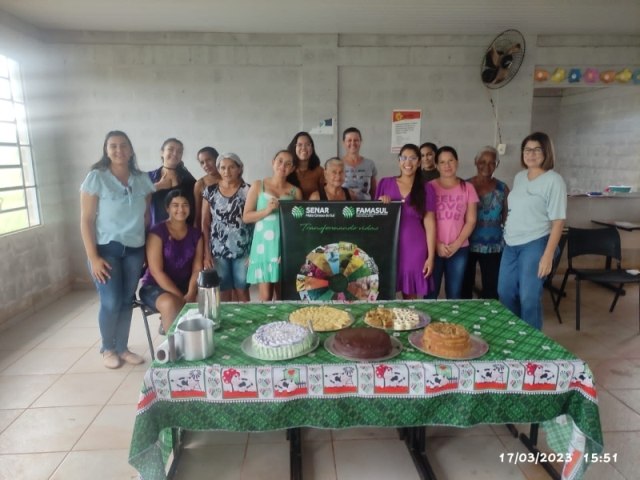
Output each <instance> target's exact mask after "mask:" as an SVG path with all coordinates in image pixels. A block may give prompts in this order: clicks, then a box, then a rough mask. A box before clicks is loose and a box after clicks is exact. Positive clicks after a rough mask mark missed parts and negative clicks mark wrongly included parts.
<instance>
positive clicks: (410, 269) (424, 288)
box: [376, 143, 436, 298]
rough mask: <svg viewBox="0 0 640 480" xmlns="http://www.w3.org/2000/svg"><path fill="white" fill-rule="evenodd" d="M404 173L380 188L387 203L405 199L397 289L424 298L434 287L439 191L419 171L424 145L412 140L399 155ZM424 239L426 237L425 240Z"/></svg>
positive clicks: (380, 195)
mask: <svg viewBox="0 0 640 480" xmlns="http://www.w3.org/2000/svg"><path fill="white" fill-rule="evenodd" d="M398 164H399V167H400V175H398V176H397V177H385V178H383V179H382V180H381V181H380V183H378V188H377V190H376V198H377V199H378V200H381V201H382V202H384V203H389V202H390V201H392V200H399V201H402V202H403V203H402V210H401V213H400V231H399V235H398V237H399V238H398V267H397V271H396V290H397V291H400V292H402V297H403V298H422V297H423V296H424V295H426V294H427V293H429V291H430V290H431V281H430V280H431V279H430V278H429V277H430V276H431V273H432V272H433V262H434V258H435V257H434V253H435V247H436V217H435V195H434V192H433V187H431V186H430V185H429V184H425V183H424V182H423V181H422V177H421V176H420V173H419V172H418V169H419V168H420V149H419V148H418V147H417V146H416V145H413V144H411V143H408V144H406V145H404V146H403V147H402V149H401V150H400V155H399V156H398ZM421 239H423V240H422V241H421Z"/></svg>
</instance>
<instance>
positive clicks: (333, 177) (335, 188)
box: [309, 157, 356, 202]
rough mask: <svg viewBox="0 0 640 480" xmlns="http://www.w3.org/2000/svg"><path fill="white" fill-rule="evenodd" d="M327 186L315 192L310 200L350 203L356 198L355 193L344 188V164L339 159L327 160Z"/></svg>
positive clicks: (325, 169)
mask: <svg viewBox="0 0 640 480" xmlns="http://www.w3.org/2000/svg"><path fill="white" fill-rule="evenodd" d="M324 179H325V182H326V185H324V186H322V187H320V188H319V189H318V190H317V191H316V192H313V193H312V194H311V196H310V197H309V200H322V201H325V202H326V201H328V200H335V201H350V200H354V199H355V198H356V194H355V192H352V191H351V190H349V189H348V188H345V187H343V186H342V184H343V183H344V163H342V160H340V159H339V158H338V157H333V158H330V159H329V160H327V161H326V162H325V164H324Z"/></svg>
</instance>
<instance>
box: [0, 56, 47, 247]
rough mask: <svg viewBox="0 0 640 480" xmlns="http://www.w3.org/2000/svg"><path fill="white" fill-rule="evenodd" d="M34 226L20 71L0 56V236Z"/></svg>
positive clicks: (36, 215) (32, 180)
mask: <svg viewBox="0 0 640 480" xmlns="http://www.w3.org/2000/svg"><path fill="white" fill-rule="evenodd" d="M35 225H40V207H39V203H38V188H37V183H36V174H35V171H34V168H33V156H32V152H31V140H30V135H29V125H28V122H27V109H26V106H25V96H24V90H23V88H22V79H21V77H20V68H19V65H18V63H17V62H16V61H14V60H12V59H10V58H8V57H6V56H3V55H1V54H0V235H4V234H7V233H11V232H16V231H18V230H23V229H25V228H29V227H33V226H35Z"/></svg>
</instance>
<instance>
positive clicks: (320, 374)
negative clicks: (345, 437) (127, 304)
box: [129, 300, 603, 480]
mask: <svg viewBox="0 0 640 480" xmlns="http://www.w3.org/2000/svg"><path fill="white" fill-rule="evenodd" d="M380 303H384V304H385V305H386V306H401V307H408V308H415V309H416V310H417V311H420V312H424V313H426V314H428V315H430V317H431V318H432V321H448V322H456V323H461V324H463V325H464V326H465V327H466V328H467V329H468V330H469V331H470V332H471V333H472V334H475V335H478V336H480V337H481V338H483V339H484V340H486V341H487V342H488V344H489V351H488V352H487V353H486V354H485V355H484V356H482V357H481V358H478V359H475V360H469V361H449V360H441V359H438V358H435V357H432V356H429V355H427V354H425V353H423V352H421V351H419V350H417V349H416V348H414V347H412V346H411V344H410V343H409V342H408V335H409V332H395V333H393V335H394V336H395V337H396V338H397V339H398V340H400V341H401V343H402V344H403V351H402V352H401V354H400V355H398V356H397V357H395V358H393V359H391V360H389V361H385V362H349V361H345V360H343V359H340V358H337V357H335V356H333V355H332V354H331V353H329V352H328V351H327V350H326V349H325V348H324V347H323V346H322V341H324V339H325V338H326V337H327V336H328V335H329V334H327V333H325V334H321V343H320V347H318V349H316V350H315V351H313V352H312V353H310V354H308V355H305V356H302V357H298V358H296V359H293V360H288V361H276V362H267V361H261V360H257V359H255V358H252V357H249V356H247V355H246V354H244V353H243V351H242V349H241V347H240V345H241V343H242V341H243V340H244V339H245V338H247V337H248V336H250V335H251V334H252V333H253V332H254V331H255V329H256V328H257V327H258V326H259V325H260V324H263V323H266V322H269V321H275V320H284V319H286V318H287V317H288V314H289V313H291V312H292V311H294V310H296V309H298V308H300V307H301V306H305V305H308V304H306V303H305V304H301V303H296V302H282V303H280V302H277V303H250V304H231V303H230V304H223V305H222V307H221V318H222V328H221V329H220V330H218V331H216V334H215V343H216V348H215V352H214V354H213V356H212V357H210V358H208V359H206V360H205V361H199V362H188V361H182V360H181V361H176V362H173V363H167V364H159V363H158V362H154V363H153V364H152V365H151V367H150V368H149V369H148V370H147V372H146V373H145V376H144V381H143V385H142V390H141V393H140V397H139V402H138V412H137V416H136V421H135V425H134V430H133V436H132V440H131V447H130V452H129V463H130V464H131V465H132V466H134V467H135V468H136V469H137V470H138V471H139V472H140V476H141V478H142V479H144V480H157V479H164V478H165V477H166V473H165V471H166V461H167V454H168V451H167V449H166V448H165V447H166V442H163V439H166V438H174V440H175V433H176V431H177V429H178V428H179V429H186V430H196V431H198V430H227V431H242V432H259V431H268V430H279V429H290V431H291V432H292V434H293V435H294V437H296V438H293V439H292V440H294V441H296V442H298V443H299V437H298V436H297V434H296V429H297V428H299V427H314V428H330V429H339V428H352V427H364V426H367V427H373V426H378V427H390V426H392V427H398V428H404V427H406V430H405V432H406V433H407V435H408V436H410V437H412V438H413V440H412V441H411V445H412V448H414V450H415V447H416V445H418V446H420V448H422V449H423V447H424V429H417V430H416V429H415V427H422V426H428V425H446V426H456V427H471V426H474V425H479V424H510V423H532V424H538V423H542V422H544V423H543V426H544V428H545V429H546V433H547V443H548V444H549V445H550V447H551V448H553V449H554V450H555V451H556V452H558V453H560V454H562V457H563V458H566V459H567V460H568V461H566V462H565V465H564V469H563V473H562V475H563V478H568V479H573V478H580V477H581V476H582V474H583V473H584V470H585V468H586V466H587V463H586V462H585V461H584V460H585V458H590V457H589V455H590V454H592V453H596V454H599V453H600V452H602V445H603V442H602V430H601V427H600V417H599V411H598V404H597V394H596V389H595V387H594V380H593V376H592V373H591V371H590V369H589V366H588V365H587V364H586V363H585V362H584V361H582V360H580V359H578V358H576V357H575V356H574V355H573V354H572V353H571V352H569V351H567V350H566V349H564V348H563V347H562V346H560V345H559V344H558V343H556V342H554V341H553V340H551V339H550V338H548V337H546V336H545V335H544V334H542V333H541V332H539V331H538V330H535V329H533V328H531V327H529V326H528V325H527V324H525V323H524V322H523V321H522V320H520V319H519V318H517V317H515V316H514V315H513V314H511V312H509V311H508V310H507V309H505V308H504V307H503V306H502V305H501V304H500V303H498V302H497V301H494V300H491V301H488V300H461V301H423V300H416V301H403V302H401V301H397V302H380ZM380 303H379V304H380ZM333 306H335V307H337V308H341V309H344V310H347V311H349V312H350V313H351V314H352V315H353V316H354V317H355V318H356V323H355V324H354V325H355V326H364V323H363V320H362V319H363V317H364V314H365V312H366V311H367V310H369V309H371V308H372V307H375V304H372V303H365V302H362V303H359V302H355V303H347V304H334V305H333ZM183 313H184V310H183ZM291 429H292V430H291ZM421 430H422V433H421ZM172 433H173V435H172ZM414 453H415V452H414ZM418 454H420V455H422V454H424V452H418Z"/></svg>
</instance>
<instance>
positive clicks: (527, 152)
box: [522, 147, 542, 155]
mask: <svg viewBox="0 0 640 480" xmlns="http://www.w3.org/2000/svg"><path fill="white" fill-rule="evenodd" d="M522 153H524V154H525V155H540V154H541V153H542V148H541V147H535V148H525V149H523V150H522Z"/></svg>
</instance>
